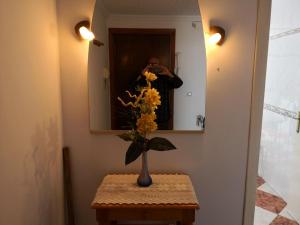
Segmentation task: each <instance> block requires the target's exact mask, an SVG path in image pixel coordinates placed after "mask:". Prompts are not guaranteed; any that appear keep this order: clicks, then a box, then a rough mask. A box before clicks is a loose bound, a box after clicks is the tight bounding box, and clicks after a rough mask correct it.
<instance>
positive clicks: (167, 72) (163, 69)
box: [159, 65, 174, 77]
mask: <svg viewBox="0 0 300 225" xmlns="http://www.w3.org/2000/svg"><path fill="white" fill-rule="evenodd" d="M160 69H161V72H160V73H159V75H164V76H169V77H174V76H173V74H172V73H171V72H170V70H169V69H168V68H167V67H165V66H162V65H160Z"/></svg>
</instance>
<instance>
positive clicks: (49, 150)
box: [23, 118, 61, 225]
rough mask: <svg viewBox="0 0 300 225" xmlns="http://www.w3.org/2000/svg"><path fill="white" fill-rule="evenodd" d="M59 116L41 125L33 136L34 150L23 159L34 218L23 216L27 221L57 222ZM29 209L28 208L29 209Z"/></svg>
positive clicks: (47, 224) (24, 184)
mask: <svg viewBox="0 0 300 225" xmlns="http://www.w3.org/2000/svg"><path fill="white" fill-rule="evenodd" d="M59 135H60V134H59V126H58V120H57V119H56V118H54V119H51V118H50V119H49V121H47V122H46V121H44V122H43V123H42V124H38V125H37V126H36V129H35V131H34V133H33V135H32V137H31V145H32V147H31V149H32V150H31V151H30V152H29V153H28V154H27V155H26V158H25V160H24V165H23V167H24V180H23V182H24V183H23V186H24V188H26V189H27V190H26V193H27V194H26V197H25V199H26V201H28V203H30V206H31V207H33V208H32V209H31V210H33V212H34V213H33V214H35V215H36V216H35V217H34V218H29V216H28V215H24V218H25V221H24V224H43V225H52V224H55V223H56V222H57V218H56V217H57V216H56V215H59V214H60V213H59V212H58V210H59V207H57V206H58V205H59V204H60V203H59V198H60V196H58V193H59V191H58V190H57V189H58V188H59V187H60V182H59V179H60V176H59V168H60V167H59V163H58V162H59V161H60V147H61V146H60V136H59ZM27 211H28V210H26V212H27Z"/></svg>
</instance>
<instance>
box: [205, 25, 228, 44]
mask: <svg viewBox="0 0 300 225" xmlns="http://www.w3.org/2000/svg"><path fill="white" fill-rule="evenodd" d="M224 40H225V30H224V29H223V28H222V27H218V26H212V27H211V28H210V37H209V39H208V43H209V44H211V45H222V44H223V43H224Z"/></svg>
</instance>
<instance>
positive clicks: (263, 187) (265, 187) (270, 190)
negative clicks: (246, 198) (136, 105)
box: [257, 183, 279, 196]
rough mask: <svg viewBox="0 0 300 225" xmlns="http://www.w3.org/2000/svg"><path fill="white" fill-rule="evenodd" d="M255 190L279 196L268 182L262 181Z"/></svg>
mask: <svg viewBox="0 0 300 225" xmlns="http://www.w3.org/2000/svg"><path fill="white" fill-rule="evenodd" d="M257 190H260V191H264V192H267V193H270V194H272V195H275V196H279V194H278V193H277V192H276V191H275V190H274V189H273V188H272V187H271V186H270V185H269V184H268V183H264V184H263V185H261V186H259V187H258V188H257Z"/></svg>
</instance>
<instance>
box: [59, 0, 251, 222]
mask: <svg viewBox="0 0 300 225" xmlns="http://www.w3.org/2000/svg"><path fill="white" fill-rule="evenodd" d="M199 2H200V6H201V14H202V16H203V22H204V24H205V25H207V24H208V22H211V21H213V22H215V23H216V24H218V25H221V26H223V27H224V28H225V29H226V31H227V38H226V42H225V43H224V45H223V46H222V47H219V48H216V49H210V50H209V52H208V65H207V66H208V76H207V101H206V116H207V127H206V131H205V133H204V134H192V133H188V134H172V133H170V134H166V135H164V136H165V137H167V138H169V139H170V140H171V141H172V142H173V143H175V145H176V146H177V147H178V150H177V151H172V152H163V153H162V152H151V154H150V157H149V158H150V170H151V171H152V172H174V171H178V172H180V171H181V172H186V173H188V174H190V175H191V178H192V181H193V183H194V186H195V189H196V191H197V194H198V197H199V199H200V204H201V209H200V210H199V211H198V212H197V218H196V219H197V221H196V224H197V225H241V224H242V216H243V205H244V194H245V193H244V192H245V190H244V189H245V179H246V164H247V147H248V135H249V121H250V107H251V89H252V76H253V62H254V50H255V35H256V32H255V31H256V30H255V28H256V14H257V1H248V0H214V1H211V0H200V1H199ZM94 3H95V2H94V0H86V1H80V0H60V1H59V2H58V9H59V20H60V23H59V31H60V50H61V51H60V52H61V55H60V59H61V75H62V99H63V123H64V142H65V145H68V146H70V147H71V154H72V165H73V166H72V169H73V182H74V186H73V187H74V204H75V215H76V224H78V225H81V224H82V225H83V224H96V218H95V212H94V211H93V210H92V209H91V208H90V203H91V201H92V199H93V197H94V194H95V191H96V188H97V186H98V185H99V183H100V181H101V179H102V178H103V176H104V175H105V174H107V173H109V172H137V171H138V170H139V168H140V163H139V161H137V162H135V163H133V164H132V165H130V166H128V167H125V166H124V154H125V151H126V147H127V143H125V142H123V141H121V140H119V139H118V138H117V137H116V136H114V135H110V134H107V135H104V134H103V135H92V134H90V133H89V112H88V89H87V60H88V57H87V56H88V44H87V43H85V42H80V41H78V40H77V39H76V37H75V35H74V32H73V27H74V25H75V24H76V23H77V22H78V21H80V20H81V19H85V18H92V14H93V7H94ZM205 29H206V31H207V26H206V28H205ZM106 44H107V43H106Z"/></svg>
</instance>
